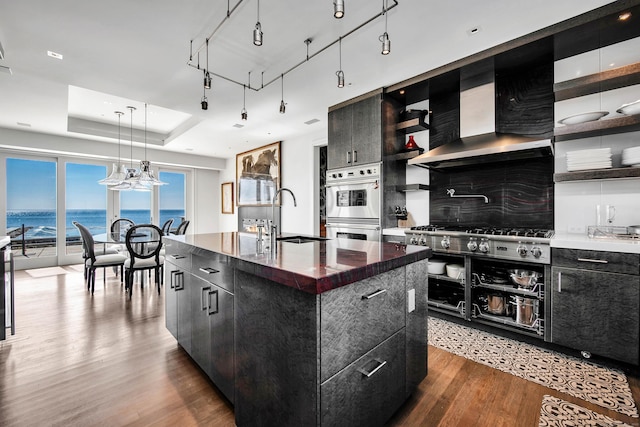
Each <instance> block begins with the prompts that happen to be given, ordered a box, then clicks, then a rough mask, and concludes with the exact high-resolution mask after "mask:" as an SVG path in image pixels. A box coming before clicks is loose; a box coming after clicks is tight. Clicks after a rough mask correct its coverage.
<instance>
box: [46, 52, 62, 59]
mask: <svg viewBox="0 0 640 427" xmlns="http://www.w3.org/2000/svg"><path fill="white" fill-rule="evenodd" d="M47 55H49V56H50V57H52V58H56V59H62V54H61V53H57V52H53V51H51V50H48V51H47Z"/></svg>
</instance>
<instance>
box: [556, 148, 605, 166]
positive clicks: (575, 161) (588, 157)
mask: <svg viewBox="0 0 640 427" xmlns="http://www.w3.org/2000/svg"><path fill="white" fill-rule="evenodd" d="M611 166H612V164H611V148H594V149H591V150H579V151H568V152H567V170H568V171H569V172H571V171H581V170H588V169H607V168H610V167H611Z"/></svg>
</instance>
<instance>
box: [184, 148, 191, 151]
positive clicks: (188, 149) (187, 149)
mask: <svg viewBox="0 0 640 427" xmlns="http://www.w3.org/2000/svg"><path fill="white" fill-rule="evenodd" d="M184 151H193V148H185V149H184Z"/></svg>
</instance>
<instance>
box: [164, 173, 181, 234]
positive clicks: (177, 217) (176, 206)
mask: <svg viewBox="0 0 640 427" xmlns="http://www.w3.org/2000/svg"><path fill="white" fill-rule="evenodd" d="M158 178H159V179H160V181H164V182H166V183H167V184H168V185H163V186H161V187H160V222H159V226H160V227H162V225H163V224H164V223H165V222H166V221H168V220H169V219H171V218H173V224H172V226H171V228H176V227H177V226H178V225H179V224H180V223H181V222H182V219H183V218H184V217H185V215H186V213H185V185H186V179H185V174H184V173H180V172H160V175H159V177H158Z"/></svg>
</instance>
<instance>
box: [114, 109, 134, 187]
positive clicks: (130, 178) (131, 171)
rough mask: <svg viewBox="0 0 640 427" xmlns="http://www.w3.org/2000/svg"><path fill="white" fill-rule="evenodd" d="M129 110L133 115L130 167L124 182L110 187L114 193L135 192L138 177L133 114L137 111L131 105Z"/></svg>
mask: <svg viewBox="0 0 640 427" xmlns="http://www.w3.org/2000/svg"><path fill="white" fill-rule="evenodd" d="M127 109H128V110H129V112H130V115H131V126H130V131H131V142H130V160H129V167H128V168H127V169H126V171H125V176H124V179H123V180H122V182H121V183H120V184H118V185H116V186H113V187H109V190H114V191H130V190H133V185H134V182H135V179H136V175H137V173H138V171H137V170H136V169H135V168H134V167H133V112H134V111H135V110H136V107H132V106H130V105H128V106H127Z"/></svg>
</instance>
